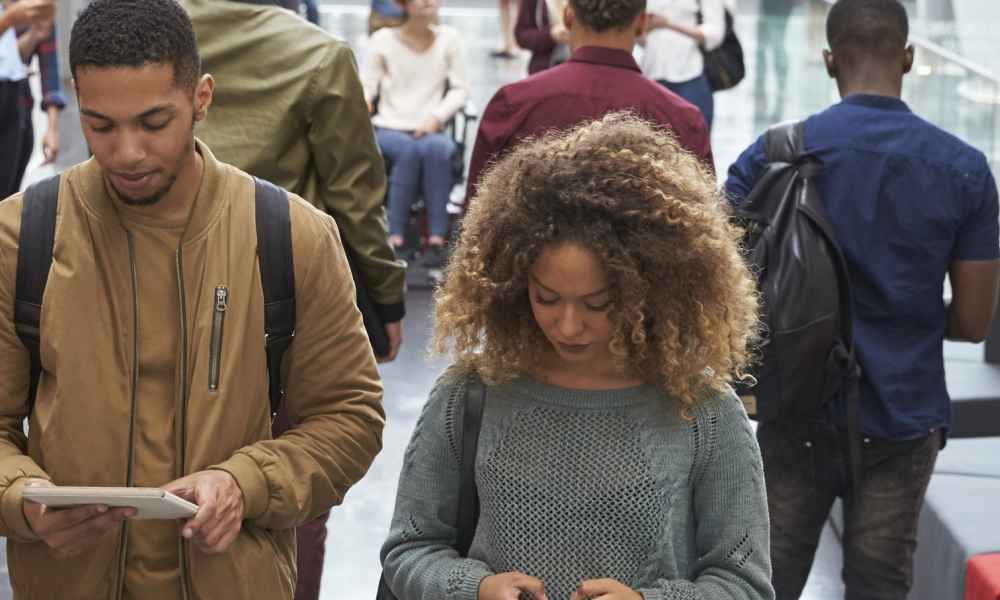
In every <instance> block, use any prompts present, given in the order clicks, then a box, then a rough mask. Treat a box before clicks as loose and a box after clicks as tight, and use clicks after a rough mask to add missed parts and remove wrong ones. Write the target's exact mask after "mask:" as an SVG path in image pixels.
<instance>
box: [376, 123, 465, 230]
mask: <svg viewBox="0 0 1000 600" xmlns="http://www.w3.org/2000/svg"><path fill="white" fill-rule="evenodd" d="M375 139H376V140H377V141H378V145H379V148H381V149H382V155H383V156H384V157H385V159H386V161H387V162H388V163H389V165H390V166H389V234H390V235H400V236H401V235H403V233H404V232H405V231H406V223H407V221H409V219H410V206H412V205H413V202H414V201H415V200H416V199H417V196H418V195H419V194H421V193H422V194H423V196H424V205H425V206H426V207H427V225H428V228H429V230H430V234H431V235H432V236H440V237H446V236H447V235H448V196H449V195H450V194H451V188H452V187H453V186H454V185H455V181H454V178H453V176H452V172H451V155H452V154H454V153H455V142H454V141H452V139H451V138H450V137H449V136H447V135H445V134H443V133H431V134H427V135H425V136H423V137H420V138H415V137H413V136H412V135H410V134H409V133H407V132H405V131H399V130H397V129H385V128H382V127H376V128H375Z"/></svg>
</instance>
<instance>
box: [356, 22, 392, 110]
mask: <svg viewBox="0 0 1000 600" xmlns="http://www.w3.org/2000/svg"><path fill="white" fill-rule="evenodd" d="M384 37H385V35H384V34H382V35H380V34H379V32H377V31H376V32H375V33H374V34H373V35H372V37H371V38H370V40H369V42H368V53H367V56H366V57H365V61H364V63H363V65H362V67H361V87H362V88H363V89H364V94H365V102H368V103H369V104H370V103H371V102H372V101H373V100H375V97H376V96H378V93H379V82H381V81H382V78H383V77H385V75H386V72H385V52H384V51H383V50H384V49H383V45H382V40H383V39H384Z"/></svg>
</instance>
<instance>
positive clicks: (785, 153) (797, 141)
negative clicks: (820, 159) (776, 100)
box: [764, 121, 805, 164]
mask: <svg viewBox="0 0 1000 600" xmlns="http://www.w3.org/2000/svg"><path fill="white" fill-rule="evenodd" d="M764 153H765V154H766V155H767V162H769V163H788V164H793V163H794V162H795V161H796V160H798V159H799V157H801V156H802V155H803V154H805V125H804V123H803V122H802V121H788V122H785V123H779V124H777V125H775V126H773V127H771V128H770V129H768V130H767V132H766V133H765V134H764Z"/></svg>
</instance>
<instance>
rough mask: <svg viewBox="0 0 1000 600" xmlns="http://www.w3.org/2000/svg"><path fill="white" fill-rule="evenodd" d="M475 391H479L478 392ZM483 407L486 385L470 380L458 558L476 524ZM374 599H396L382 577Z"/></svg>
mask: <svg viewBox="0 0 1000 600" xmlns="http://www.w3.org/2000/svg"><path fill="white" fill-rule="evenodd" d="M477 388H478V389H477ZM485 405H486V384H485V383H484V382H482V381H478V380H474V379H472V378H470V380H469V381H468V383H467V384H466V387H465V404H464V408H463V412H462V464H461V474H460V475H459V482H458V522H457V523H456V525H455V527H456V528H457V530H458V537H457V539H456V541H455V549H456V550H458V554H459V556H468V555H469V548H471V547H472V538H473V537H475V535H476V524H477V523H478V522H479V490H477V489H476V454H477V448H478V447H479V432H480V430H481V429H482V424H483V407H484V406H485ZM375 600H396V595H395V594H393V593H392V590H390V589H389V584H388V583H386V581H385V574H384V573H383V574H382V576H381V577H380V578H379V582H378V591H376V593H375Z"/></svg>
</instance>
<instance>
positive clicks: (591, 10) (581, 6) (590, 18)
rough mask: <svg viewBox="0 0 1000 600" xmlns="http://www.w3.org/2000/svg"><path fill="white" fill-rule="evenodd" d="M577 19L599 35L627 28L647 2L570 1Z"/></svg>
mask: <svg viewBox="0 0 1000 600" xmlns="http://www.w3.org/2000/svg"><path fill="white" fill-rule="evenodd" d="M569 3H570V5H571V6H572V7H573V12H574V13H575V14H576V18H577V19H579V20H580V21H581V22H582V23H583V24H584V25H585V26H587V28H589V29H592V30H594V31H596V32H598V33H601V32H604V31H607V30H609V29H622V28H624V27H627V26H628V25H629V24H631V23H632V21H634V20H635V18H636V17H638V16H639V15H640V14H641V13H642V12H643V11H645V10H646V0H569Z"/></svg>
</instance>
